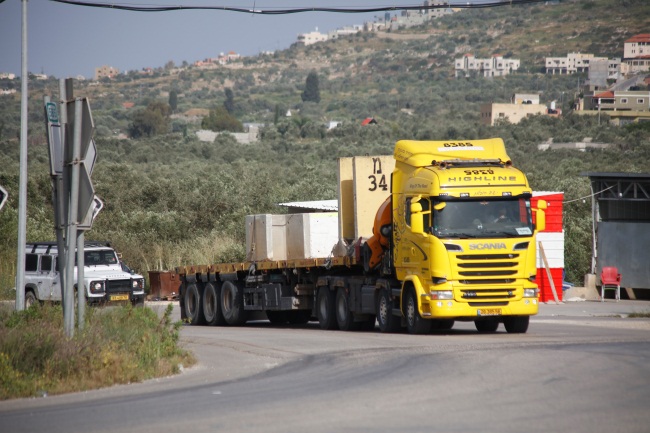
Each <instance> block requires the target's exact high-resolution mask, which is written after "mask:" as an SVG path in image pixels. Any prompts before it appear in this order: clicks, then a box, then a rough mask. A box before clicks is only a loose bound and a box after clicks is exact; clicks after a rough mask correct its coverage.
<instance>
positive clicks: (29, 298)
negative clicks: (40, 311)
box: [25, 290, 38, 310]
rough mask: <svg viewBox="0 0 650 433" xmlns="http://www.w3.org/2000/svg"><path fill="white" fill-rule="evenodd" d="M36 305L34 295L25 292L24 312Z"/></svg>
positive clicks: (31, 292)
mask: <svg viewBox="0 0 650 433" xmlns="http://www.w3.org/2000/svg"><path fill="white" fill-rule="evenodd" d="M36 304H38V299H36V295H35V294H34V292H33V291H31V290H28V291H26V292H25V310H27V309H28V308H29V307H31V306H33V305H36Z"/></svg>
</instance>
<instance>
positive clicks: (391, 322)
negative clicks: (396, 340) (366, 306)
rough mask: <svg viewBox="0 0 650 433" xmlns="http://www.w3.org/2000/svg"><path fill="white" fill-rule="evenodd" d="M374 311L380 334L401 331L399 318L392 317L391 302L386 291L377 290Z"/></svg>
mask: <svg viewBox="0 0 650 433" xmlns="http://www.w3.org/2000/svg"><path fill="white" fill-rule="evenodd" d="M375 311H376V313H377V323H379V330H380V331H381V332H399V331H400V330H401V329H402V324H401V323H400V322H401V320H400V318H399V317H397V316H394V315H393V300H392V299H391V297H390V293H389V292H388V290H386V289H381V290H379V293H378V294H377V302H376V305H375Z"/></svg>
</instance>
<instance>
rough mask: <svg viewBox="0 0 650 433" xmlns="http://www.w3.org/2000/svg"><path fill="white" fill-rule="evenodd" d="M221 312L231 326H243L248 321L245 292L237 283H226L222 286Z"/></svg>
mask: <svg viewBox="0 0 650 433" xmlns="http://www.w3.org/2000/svg"><path fill="white" fill-rule="evenodd" d="M220 299H221V312H222V313H223V317H224V319H226V323H228V324H229V325H235V326H237V325H243V324H244V323H246V320H247V319H248V314H247V312H246V310H244V290H243V288H242V287H240V285H239V284H238V283H236V282H232V281H226V282H224V283H223V286H221V296H220Z"/></svg>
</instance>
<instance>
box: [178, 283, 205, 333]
mask: <svg viewBox="0 0 650 433" xmlns="http://www.w3.org/2000/svg"><path fill="white" fill-rule="evenodd" d="M202 292H203V290H202V287H201V288H199V286H198V285H197V284H196V283H192V284H188V285H187V287H186V288H185V296H183V308H184V310H185V317H187V319H188V320H189V321H190V324H192V325H203V324H205V316H204V315H203V306H202V303H203V299H202V296H201V294H202Z"/></svg>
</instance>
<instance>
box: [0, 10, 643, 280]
mask: <svg viewBox="0 0 650 433" xmlns="http://www.w3.org/2000/svg"><path fill="white" fill-rule="evenodd" d="M649 16H650V2H648V1H645V0H568V1H563V2H561V3H559V4H539V5H535V6H528V7H510V6H508V7H501V8H495V9H481V10H465V11H462V12H459V13H456V14H454V15H453V16H447V17H444V18H441V19H439V20H436V21H434V22H432V24H431V25H429V26H426V27H420V28H413V29H408V31H407V30H400V31H397V32H394V33H385V34H371V33H361V34H358V35H355V36H350V37H347V38H342V39H338V40H334V41H328V42H324V43H319V44H315V45H311V46H308V47H304V46H297V45H296V46H292V47H290V48H288V49H286V50H282V51H278V52H276V53H275V54H273V55H260V56H255V57H251V58H245V59H244V60H242V61H241V62H236V63H233V64H231V65H229V66H226V67H219V68H216V69H211V70H200V69H197V68H195V67H189V68H187V69H185V70H182V71H171V70H165V69H164V68H162V67H161V68H160V70H158V71H157V72H155V73H154V75H153V76H139V75H136V74H130V75H127V76H121V77H119V78H118V79H117V80H115V81H102V82H100V83H92V82H75V92H76V95H77V96H88V97H89V98H90V99H91V106H92V109H93V117H94V120H95V124H96V126H97V130H96V135H95V136H96V139H97V147H98V163H97V165H96V168H95V173H94V174H93V183H94V185H95V188H96V192H97V194H98V195H99V196H100V197H101V198H102V199H103V200H104V202H105V204H106V206H105V209H104V210H103V211H102V213H101V214H100V216H99V217H98V219H97V221H96V223H95V226H94V227H93V230H92V231H91V232H89V233H88V234H87V238H93V239H111V240H112V241H114V243H115V245H116V246H117V248H118V250H120V251H122V252H123V253H124V257H125V259H126V261H127V263H129V264H130V265H131V266H132V267H134V268H135V269H137V270H139V271H140V272H141V273H143V274H146V271H147V270H150V269H170V268H173V267H174V266H177V265H180V264H188V263H207V262H216V261H221V260H235V259H238V258H241V257H242V256H243V255H244V251H243V246H242V239H243V218H244V216H245V215H247V214H252V213H264V212H276V213H277V212H282V209H280V208H278V207H277V206H276V203H279V202H284V201H292V200H309V199H331V198H335V196H336V173H335V167H336V165H335V162H336V158H337V157H342V156H351V155H359V154H366V153H368V154H390V153H392V148H393V145H394V142H395V141H396V140H398V139H454V138H465V139H472V138H486V137H492V136H501V137H503V138H504V139H505V140H506V145H507V148H508V153H509V155H510V156H511V157H512V158H513V160H514V161H515V163H516V164H517V165H519V166H520V167H522V168H523V169H524V170H525V171H526V172H527V173H528V174H529V176H530V180H531V183H532V186H533V188H534V189H537V190H559V191H565V193H566V197H567V199H577V198H580V197H588V196H589V194H590V190H589V184H588V181H587V179H586V178H584V177H581V176H580V172H582V171H632V172H635V171H636V172H639V171H647V167H648V162H650V138H649V137H650V132H649V131H648V130H647V129H643V127H628V128H613V127H610V126H608V125H607V122H603V123H602V124H600V125H599V124H598V122H597V120H596V119H593V118H589V117H586V118H579V117H578V116H571V115H567V116H565V117H564V118H562V119H549V118H532V119H528V120H527V121H525V122H522V123H521V124H519V125H509V124H503V125H500V126H497V127H486V126H483V125H481V124H480V122H479V112H478V107H479V105H480V104H481V103H484V102H489V101H497V102H499V101H507V100H509V98H510V97H511V95H512V94H513V93H515V92H526V93H528V92H541V98H542V101H543V102H549V101H551V100H558V101H561V102H562V103H563V104H564V107H563V108H564V109H565V113H567V112H569V111H570V110H569V108H570V103H571V101H572V99H573V97H574V96H575V95H577V94H578V93H579V92H580V89H579V88H578V86H577V83H578V80H582V81H584V78H585V77H584V76H576V75H573V76H548V75H544V74H542V73H541V71H542V68H543V62H544V56H549V55H553V56H559V55H566V53H568V52H578V51H580V52H583V53H584V52H588V53H593V54H595V55H602V56H607V57H610V58H611V57H621V56H622V50H623V41H624V40H625V39H627V38H628V37H630V36H632V35H634V34H637V33H642V32H645V33H648V32H650V28H647V25H648V23H647V17H649ZM468 52H471V53H474V54H475V55H477V56H490V55H492V54H495V53H500V54H503V55H505V56H512V57H514V58H520V59H521V63H522V70H521V71H520V72H519V73H516V74H513V75H511V76H508V77H505V78H500V79H483V78H473V79H455V78H453V60H454V59H455V58H457V57H460V56H462V55H463V54H465V53H468ZM312 70H315V71H316V72H317V73H318V76H319V83H320V95H321V101H320V103H318V104H316V103H312V102H305V103H303V102H302V100H301V96H300V95H301V93H302V92H303V90H304V86H305V79H306V77H307V75H308V74H309V72H310V71H312ZM19 85H20V84H19V83H18V82H9V83H8V82H5V81H2V82H0V87H3V88H4V87H7V86H9V87H11V86H14V87H16V86H18V87H19ZM30 86H31V87H30V89H31V92H30V110H29V111H30V125H29V128H30V131H29V143H30V148H29V154H30V155H29V170H30V176H29V182H30V184H29V202H28V215H29V223H28V240H30V241H35V240H44V239H52V238H53V231H52V216H51V213H52V211H51V206H50V200H51V197H50V195H51V191H50V182H49V178H48V174H47V163H48V155H47V147H46V146H45V138H44V119H43V107H42V96H43V95H44V94H51V95H53V96H55V97H56V96H57V95H58V81H57V80H54V79H51V80H46V81H32V82H30ZM226 88H230V89H232V91H233V95H234V99H233V102H234V111H233V113H234V115H235V117H237V118H238V119H239V120H241V121H243V122H256V123H264V124H266V125H267V126H266V128H263V129H262V134H261V140H260V141H259V142H258V143H256V144H254V145H240V144H238V143H236V142H235V141H234V139H233V138H232V137H231V136H228V135H224V136H222V137H219V138H218V139H217V140H216V141H215V143H205V142H200V141H198V140H197V139H196V137H195V135H194V131H196V130H197V129H200V122H201V116H191V115H192V114H196V113H205V112H207V110H210V109H213V108H215V107H220V106H222V105H223V103H224V101H225V92H224V91H225V89H226ZM171 91H175V92H177V94H178V107H177V109H176V113H175V114H174V116H172V118H171V119H170V130H171V132H170V133H168V134H161V135H155V136H152V137H144V138H139V139H119V138H118V137H119V136H120V134H125V133H127V132H128V130H129V125H130V124H131V123H132V122H133V118H134V115H135V114H136V113H138V111H139V110H142V109H143V108H144V107H146V106H147V105H148V104H149V103H150V102H152V101H158V102H162V103H167V102H168V100H169V94H170V92H171ZM564 95H566V96H564ZM2 98H3V99H2V104H0V167H1V168H0V184H1V185H3V186H4V187H5V188H6V189H7V190H8V191H9V193H10V196H11V199H10V202H9V203H8V205H7V206H6V207H5V208H4V209H3V211H2V212H0V290H2V289H5V288H7V287H10V286H11V284H12V278H13V276H12V273H13V268H12V266H15V239H16V230H17V229H16V227H17V201H16V198H17V196H18V138H17V137H18V132H19V130H20V100H19V96H18V95H17V94H16V95H13V96H2ZM127 102H129V103H134V104H135V106H133V107H132V108H125V107H124V105H123V104H124V103H127ZM287 110H291V112H292V114H293V115H292V117H291V118H286V117H284V113H286V112H287ZM371 116H372V117H374V118H375V119H376V120H377V122H378V123H377V125H371V126H369V127H362V126H360V121H361V120H362V119H364V118H366V117H371ZM330 120H336V121H340V122H342V125H341V126H339V127H338V128H335V129H333V130H327V129H326V127H325V125H326V123H327V122H328V121H330ZM551 137H552V138H554V139H555V140H556V141H572V140H582V139H583V138H584V137H592V138H593V140H594V141H600V142H607V143H613V144H615V145H616V146H615V147H614V148H613V149H610V150H602V151H593V152H586V153H579V154H578V153H574V152H570V151H558V152H555V151H553V152H539V151H537V145H538V144H540V143H543V142H545V141H547V140H548V139H549V138H551ZM589 211H590V203H589V200H586V201H585V202H582V201H576V202H573V203H572V204H571V205H568V206H566V214H565V224H566V226H567V244H566V245H567V253H566V263H567V274H568V275H569V278H570V279H572V280H573V281H577V282H579V281H581V279H582V275H583V274H584V273H585V272H587V271H588V268H589V255H590V251H591V244H590V236H591V222H590V220H589V218H590V213H589Z"/></svg>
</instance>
